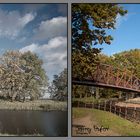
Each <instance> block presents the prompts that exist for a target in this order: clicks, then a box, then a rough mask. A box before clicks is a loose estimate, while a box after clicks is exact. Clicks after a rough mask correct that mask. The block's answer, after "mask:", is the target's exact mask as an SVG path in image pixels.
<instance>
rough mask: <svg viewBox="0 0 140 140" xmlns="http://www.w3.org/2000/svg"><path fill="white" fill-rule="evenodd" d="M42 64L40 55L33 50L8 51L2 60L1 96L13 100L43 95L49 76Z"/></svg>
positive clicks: (36, 97) (35, 97) (0, 76)
mask: <svg viewBox="0 0 140 140" xmlns="http://www.w3.org/2000/svg"><path fill="white" fill-rule="evenodd" d="M42 64H43V62H42V61H41V60H40V59H39V58H38V56H37V55H36V54H33V53H31V52H26V53H20V52H19V51H8V52H6V53H5V54H4V55H3V56H2V58H1V61H0V65H1V75H0V79H1V80H0V85H1V87H0V91H1V94H0V95H1V97H3V98H5V99H11V100H12V101H14V100H21V99H22V100H23V101H25V98H26V97H29V98H30V99H31V100H34V99H38V98H39V97H41V96H42V93H43V92H42V90H43V87H44V86H47V76H46V74H45V71H44V69H43V68H42Z"/></svg>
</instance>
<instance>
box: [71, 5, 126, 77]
mask: <svg viewBox="0 0 140 140" xmlns="http://www.w3.org/2000/svg"><path fill="white" fill-rule="evenodd" d="M126 13H127V11H126V10H123V8H122V7H120V6H118V5H117V4H111V3H110V4H72V74H73V76H77V77H79V78H83V77H86V76H88V75H91V74H92V71H93V70H94V66H95V65H96V64H97V63H98V58H97V54H99V53H100V51H101V48H95V47H93V45H97V44H103V43H107V44H110V43H111V40H112V39H113V38H112V36H111V35H107V34H106V29H115V24H116V18H117V15H121V16H123V15H125V14H126Z"/></svg>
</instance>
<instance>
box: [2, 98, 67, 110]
mask: <svg viewBox="0 0 140 140" xmlns="http://www.w3.org/2000/svg"><path fill="white" fill-rule="evenodd" d="M2 109H7V110H8V109H9V110H44V111H51V110H61V111H65V110H67V103H66V102H60V101H52V100H35V101H26V102H24V103H22V102H18V101H15V102H10V101H4V100H0V110H2Z"/></svg>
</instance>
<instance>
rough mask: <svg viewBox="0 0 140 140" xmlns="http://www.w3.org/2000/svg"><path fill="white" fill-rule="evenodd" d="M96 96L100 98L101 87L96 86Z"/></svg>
mask: <svg viewBox="0 0 140 140" xmlns="http://www.w3.org/2000/svg"><path fill="white" fill-rule="evenodd" d="M95 94H96V95H95V98H96V99H99V97H100V95H99V87H96V92H95Z"/></svg>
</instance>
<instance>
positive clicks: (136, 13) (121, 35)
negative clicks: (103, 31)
mask: <svg viewBox="0 0 140 140" xmlns="http://www.w3.org/2000/svg"><path fill="white" fill-rule="evenodd" d="M120 6H123V7H124V9H126V10H128V13H127V15H125V16H123V17H120V16H118V17H117V23H116V29H115V30H109V31H107V33H108V34H111V35H112V36H113V38H114V40H113V41H112V43H111V44H110V45H107V44H102V45H100V46H99V47H102V48H103V50H102V53H104V54H106V55H112V54H114V53H118V52H122V51H126V50H130V49H135V48H137V49H138V48H139V49H140V4H121V5H120ZM94 47H95V46H94Z"/></svg>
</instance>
